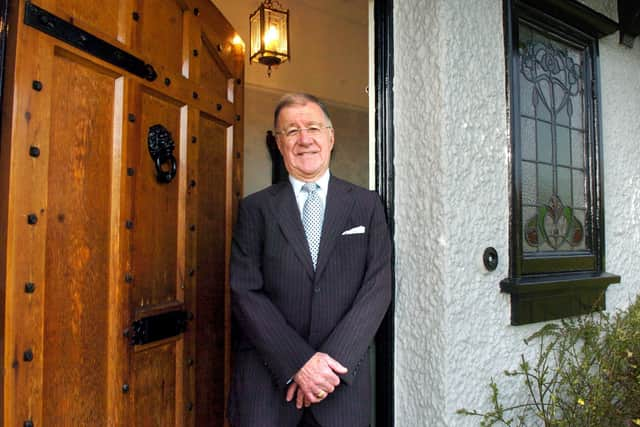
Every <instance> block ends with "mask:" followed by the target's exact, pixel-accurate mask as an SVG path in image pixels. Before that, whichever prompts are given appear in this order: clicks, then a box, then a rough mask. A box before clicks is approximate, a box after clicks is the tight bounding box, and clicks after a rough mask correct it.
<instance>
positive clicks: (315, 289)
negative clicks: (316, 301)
mask: <svg viewBox="0 0 640 427" xmlns="http://www.w3.org/2000/svg"><path fill="white" fill-rule="evenodd" d="M313 292H315V293H316V294H317V293H318V292H320V287H319V286H316V287H315V288H314V289H313Z"/></svg>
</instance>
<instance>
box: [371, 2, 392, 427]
mask: <svg viewBox="0 0 640 427" xmlns="http://www.w3.org/2000/svg"><path fill="white" fill-rule="evenodd" d="M373 20H374V52H375V53H374V67H375V70H374V76H375V95H376V100H375V105H376V111H375V123H376V126H375V138H376V190H377V191H378V193H379V194H380V196H381V198H382V201H383V203H384V206H385V210H386V213H387V220H388V222H389V227H390V230H391V238H392V239H393V236H394V231H395V230H394V171H393V0H374V17H373ZM391 262H392V272H393V271H394V268H393V266H395V256H392V260H391ZM394 308H395V274H393V296H392V299H391V305H390V307H389V310H388V311H387V314H386V316H385V318H384V320H383V321H382V325H381V326H380V329H379V330H378V334H377V335H376V367H375V374H376V396H375V404H376V427H393V425H394V410H393V408H394V354H393V342H394V331H393V329H394V312H395V309H394Z"/></svg>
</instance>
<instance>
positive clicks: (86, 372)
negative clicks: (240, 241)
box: [0, 0, 244, 427]
mask: <svg viewBox="0 0 640 427" xmlns="http://www.w3.org/2000/svg"><path fill="white" fill-rule="evenodd" d="M8 22H9V28H11V29H12V30H11V31H9V37H8V45H7V57H6V65H7V66H6V73H5V85H4V92H3V105H2V124H1V126H2V129H1V131H2V139H1V145H0V203H1V205H0V221H1V222H0V232H1V233H2V234H0V326H1V328H2V333H3V337H2V340H1V343H0V350H1V354H2V367H1V369H0V372H1V373H2V387H1V388H0V398H1V399H0V402H1V403H0V405H2V407H1V409H2V411H1V414H2V419H1V420H0V425H5V426H18V425H19V426H22V425H25V426H28V425H32V426H36V427H40V426H133V425H141V426H174V425H176V426H182V425H187V426H194V425H210V426H215V425H223V424H224V406H225V402H226V395H225V390H226V388H227V387H226V386H227V382H228V375H229V374H228V372H229V364H230V363H229V357H230V353H229V320H230V314H229V293H228V290H227V289H228V286H227V280H228V271H227V265H228V263H227V261H228V257H229V250H230V239H231V236H230V233H231V224H232V221H233V216H234V212H235V207H236V205H237V198H238V196H239V194H240V186H241V167H240V165H241V160H242V159H241V155H242V119H243V117H242V114H243V84H244V82H243V77H244V75H243V54H244V52H243V49H244V48H243V47H242V45H241V44H238V43H237V42H236V43H235V44H234V36H235V32H234V30H233V29H232V28H231V26H230V25H229V24H228V22H227V21H226V20H225V19H224V17H223V16H222V15H221V14H220V13H219V12H218V10H217V9H216V8H215V7H214V6H213V5H212V4H211V2H210V1H208V0H35V1H33V2H25V1H23V0H20V1H14V2H11V6H10V11H9V21H8ZM158 137H159V139H158ZM159 141H162V143H167V145H162V146H161V147H160V148H161V149H162V150H161V151H160V156H159V157H158V158H157V159H155V160H154V159H153V158H152V156H151V151H153V150H150V147H149V144H150V143H151V146H152V147H151V148H157V146H158V144H161V143H160V142H159ZM169 141H171V142H169ZM171 144H173V150H171ZM156 165H157V166H158V167H159V168H157V167H156ZM173 168H175V170H173ZM173 172H175V173H173ZM172 175H173V176H172Z"/></svg>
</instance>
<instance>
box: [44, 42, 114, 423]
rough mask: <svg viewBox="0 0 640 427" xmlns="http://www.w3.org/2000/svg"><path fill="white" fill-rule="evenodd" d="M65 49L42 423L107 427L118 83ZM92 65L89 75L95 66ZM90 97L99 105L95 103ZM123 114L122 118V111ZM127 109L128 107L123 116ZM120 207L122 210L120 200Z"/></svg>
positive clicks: (54, 112) (52, 177)
mask: <svg viewBox="0 0 640 427" xmlns="http://www.w3.org/2000/svg"><path fill="white" fill-rule="evenodd" d="M63 52H64V51H62V50H61V49H58V51H57V53H59V54H58V55H55V57H54V60H53V67H54V68H55V69H56V73H54V75H53V79H52V82H51V92H52V100H53V102H52V104H51V123H55V124H56V126H53V127H52V129H51V135H50V141H49V168H48V183H49V186H48V190H49V191H48V196H47V206H48V212H49V213H48V215H47V216H46V221H47V232H46V242H45V246H46V255H45V283H46V292H45V301H44V316H45V318H46V322H45V323H44V335H45V341H44V348H43V359H44V375H43V383H44V385H43V391H44V396H57V397H58V398H57V399H55V400H51V399H45V400H44V401H43V404H44V411H43V423H44V424H45V425H56V424H60V423H61V422H62V420H65V419H69V418H65V417H68V414H73V415H72V417H71V420H72V422H73V423H74V424H76V425H88V424H91V425H106V424H104V423H105V421H106V419H107V400H106V397H107V396H108V393H107V382H106V381H105V378H106V377H107V369H108V361H109V358H110V356H113V355H112V354H111V350H110V348H109V346H108V343H109V336H108V329H106V328H104V325H105V324H106V323H107V320H108V318H109V305H108V304H109V293H110V289H111V288H112V287H113V286H114V284H113V279H114V278H113V277H111V276H110V264H111V262H112V257H113V256H114V255H115V256H116V257H117V252H116V254H113V253H112V251H111V241H110V237H111V233H110V229H111V202H112V200H111V197H112V192H111V191H110V189H111V183H112V181H113V177H112V176H111V174H112V161H113V147H114V139H115V140H119V139H120V138H119V136H118V137H116V138H114V135H113V134H112V132H113V129H114V123H113V118H114V114H113V113H114V105H115V101H116V94H115V93H116V86H117V79H118V78H119V77H120V76H119V75H117V74H115V73H113V72H111V71H110V70H106V69H100V68H98V67H95V66H93V64H91V63H89V62H88V61H85V60H82V59H80V58H78V57H75V56H73V55H61V54H60V53H63ZM88 65H89V66H88ZM87 94H90V96H87ZM115 108H118V107H117V106H116V107H115ZM120 109H121V106H120ZM116 203H117V200H116Z"/></svg>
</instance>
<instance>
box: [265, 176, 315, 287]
mask: <svg viewBox="0 0 640 427" xmlns="http://www.w3.org/2000/svg"><path fill="white" fill-rule="evenodd" d="M272 188H273V190H272V194H273V198H272V201H273V204H272V206H271V209H272V212H273V213H274V216H275V218H276V220H277V221H278V224H279V225H280V229H281V230H282V233H283V234H284V236H285V238H286V239H287V241H288V242H289V244H290V245H291V247H292V248H293V251H294V252H295V254H296V256H297V257H298V259H299V260H300V262H301V263H302V264H303V265H304V268H305V270H306V271H307V274H308V275H309V277H310V278H312V279H313V275H314V272H313V261H312V260H311V254H310V253H309V244H308V243H307V238H306V236H305V234H304V228H303V226H302V220H301V219H300V209H298V204H297V203H296V198H295V195H294V194H293V188H292V187H291V184H290V183H289V181H286V182H283V183H282V184H280V185H277V186H275V187H272Z"/></svg>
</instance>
